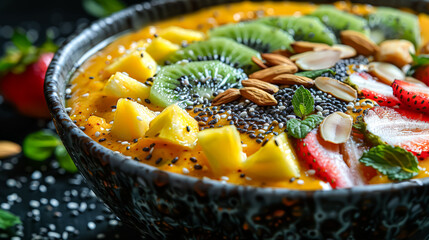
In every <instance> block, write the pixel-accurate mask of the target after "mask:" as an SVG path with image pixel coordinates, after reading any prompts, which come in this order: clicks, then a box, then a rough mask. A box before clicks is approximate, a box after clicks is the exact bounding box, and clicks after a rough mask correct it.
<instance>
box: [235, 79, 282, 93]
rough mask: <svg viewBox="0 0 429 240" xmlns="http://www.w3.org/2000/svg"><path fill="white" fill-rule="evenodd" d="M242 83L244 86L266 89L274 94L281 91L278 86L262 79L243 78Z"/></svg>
mask: <svg viewBox="0 0 429 240" xmlns="http://www.w3.org/2000/svg"><path fill="white" fill-rule="evenodd" d="M241 85H243V87H255V88H259V89H261V90H264V91H265V92H267V93H269V94H274V93H276V92H278V91H279V87H278V86H276V85H274V84H271V83H267V82H264V81H261V80H257V79H247V80H243V81H241Z"/></svg>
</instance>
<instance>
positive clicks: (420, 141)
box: [363, 107, 429, 159]
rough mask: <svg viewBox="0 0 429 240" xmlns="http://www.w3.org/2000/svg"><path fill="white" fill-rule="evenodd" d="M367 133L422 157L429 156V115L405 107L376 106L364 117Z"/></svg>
mask: <svg viewBox="0 0 429 240" xmlns="http://www.w3.org/2000/svg"><path fill="white" fill-rule="evenodd" d="M363 120H364V122H365V124H366V132H367V134H373V135H375V136H377V137H378V140H380V141H382V142H384V143H387V144H390V145H393V146H399V147H402V148H404V149H406V150H407V151H410V152H412V153H413V154H414V155H416V156H417V157H419V158H420V159H424V158H426V157H429V117H428V116H426V115H422V114H419V113H416V112H413V111H408V110H404V109H393V108H388V107H374V108H372V109H371V110H369V111H368V113H367V114H366V115H365V116H364V118H363Z"/></svg>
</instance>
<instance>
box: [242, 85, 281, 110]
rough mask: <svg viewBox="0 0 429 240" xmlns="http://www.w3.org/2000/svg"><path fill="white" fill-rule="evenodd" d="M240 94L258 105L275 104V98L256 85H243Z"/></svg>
mask: <svg viewBox="0 0 429 240" xmlns="http://www.w3.org/2000/svg"><path fill="white" fill-rule="evenodd" d="M240 94H241V96H243V97H244V98H246V99H249V100H250V101H251V102H253V103H255V104H256V105H258V106H275V105H277V100H276V99H275V98H274V96H273V95H271V94H269V93H267V92H265V91H264V90H261V89H259V88H256V87H244V88H241V89H240Z"/></svg>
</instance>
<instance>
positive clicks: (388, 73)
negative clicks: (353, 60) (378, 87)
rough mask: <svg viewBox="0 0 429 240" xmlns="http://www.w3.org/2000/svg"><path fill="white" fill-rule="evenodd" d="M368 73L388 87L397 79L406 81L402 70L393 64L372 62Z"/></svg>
mask: <svg viewBox="0 0 429 240" xmlns="http://www.w3.org/2000/svg"><path fill="white" fill-rule="evenodd" d="M368 72H369V73H370V74H371V75H373V76H374V77H376V78H378V79H379V80H380V81H382V82H384V83H386V84H388V85H391V84H392V83H393V81H395V79H398V80H404V79H405V74H404V73H403V72H402V71H401V69H399V68H398V67H396V66H395V65H393V64H391V63H384V62H372V63H370V64H369V65H368Z"/></svg>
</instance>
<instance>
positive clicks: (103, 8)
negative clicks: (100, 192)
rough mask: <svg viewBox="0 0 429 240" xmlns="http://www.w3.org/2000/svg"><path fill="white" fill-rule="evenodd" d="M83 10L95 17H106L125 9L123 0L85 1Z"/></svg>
mask: <svg viewBox="0 0 429 240" xmlns="http://www.w3.org/2000/svg"><path fill="white" fill-rule="evenodd" d="M82 5H83V8H84V9H85V11H86V12H87V13H88V14H90V15H92V16H94V17H99V18H100V17H106V16H109V15H110V14H112V13H114V12H117V11H119V10H122V9H124V8H125V4H124V3H123V2H122V1H121V0H83V2H82Z"/></svg>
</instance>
